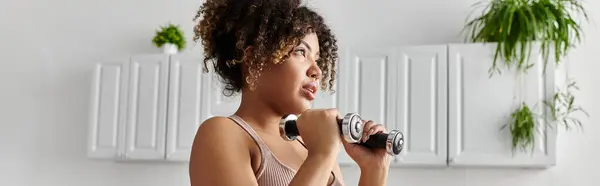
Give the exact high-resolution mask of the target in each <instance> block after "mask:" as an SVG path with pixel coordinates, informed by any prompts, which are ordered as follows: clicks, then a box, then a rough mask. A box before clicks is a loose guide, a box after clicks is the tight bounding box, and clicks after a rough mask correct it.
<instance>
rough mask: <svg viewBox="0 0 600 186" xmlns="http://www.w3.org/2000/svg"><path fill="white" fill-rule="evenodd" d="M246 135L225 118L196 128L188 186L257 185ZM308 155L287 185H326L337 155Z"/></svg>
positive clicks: (215, 119) (212, 119) (212, 120)
mask: <svg viewBox="0 0 600 186" xmlns="http://www.w3.org/2000/svg"><path fill="white" fill-rule="evenodd" d="M248 141H249V140H248V139H247V134H246V133H245V132H244V131H243V130H242V129H241V128H239V126H237V125H236V124H235V123H233V121H231V120H230V119H228V118H224V117H214V118H211V119H208V120H206V121H205V122H204V123H202V124H201V125H200V127H199V128H198V132H197V133H196V137H195V139H194V143H193V145H192V152H191V155H190V165H189V174H190V175H189V176H190V183H191V186H204V185H207V186H208V185H211V186H212V185H219V186H238V185H245V186H246V185H248V186H257V185H258V184H257V181H256V178H255V175H254V171H253V169H252V165H251V157H250V146H249V143H248ZM334 152H336V151H332V152H331V153H318V154H315V153H309V155H308V157H307V159H306V160H305V162H304V163H303V164H302V166H301V167H300V169H299V170H298V173H296V175H295V176H294V179H293V180H292V182H291V183H290V186H300V185H302V186H304V185H327V182H328V180H329V176H330V175H331V174H330V171H331V170H332V169H333V167H334V164H335V163H336V157H337V154H335V153H334Z"/></svg>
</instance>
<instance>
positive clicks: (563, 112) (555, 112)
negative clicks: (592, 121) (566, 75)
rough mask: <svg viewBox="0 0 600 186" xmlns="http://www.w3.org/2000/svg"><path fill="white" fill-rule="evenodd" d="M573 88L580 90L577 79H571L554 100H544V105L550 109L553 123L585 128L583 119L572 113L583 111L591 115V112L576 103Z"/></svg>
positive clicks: (567, 127)
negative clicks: (582, 122)
mask: <svg viewBox="0 0 600 186" xmlns="http://www.w3.org/2000/svg"><path fill="white" fill-rule="evenodd" d="M573 90H579V87H578V86H577V84H576V82H575V81H570V82H569V84H568V85H567V87H566V90H565V91H564V92H563V91H562V90H558V91H557V92H556V93H555V94H554V97H552V100H549V101H544V105H546V106H547V108H548V109H549V110H550V114H551V116H552V117H551V120H550V122H551V123H553V124H557V125H558V124H562V125H564V127H565V128H566V129H567V130H569V129H570V128H571V127H573V126H578V127H580V128H582V129H583V126H582V124H581V121H580V120H579V119H577V118H576V117H573V116H572V114H573V113H576V112H581V113H583V114H584V115H585V116H587V117H589V114H588V113H587V112H586V111H585V110H584V109H583V108H582V107H581V106H579V105H576V104H575V96H574V95H573V92H572V91H573Z"/></svg>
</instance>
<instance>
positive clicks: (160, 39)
mask: <svg viewBox="0 0 600 186" xmlns="http://www.w3.org/2000/svg"><path fill="white" fill-rule="evenodd" d="M152 43H154V45H155V46H156V47H162V48H163V52H164V53H166V54H176V53H177V52H179V51H181V50H183V49H184V48H185V45H186V41H185V38H184V36H183V32H182V31H181V29H180V28H179V26H178V25H174V24H168V25H166V26H161V27H160V29H159V30H157V31H156V35H155V36H154V38H153V39H152Z"/></svg>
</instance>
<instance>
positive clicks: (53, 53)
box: [0, 0, 600, 186]
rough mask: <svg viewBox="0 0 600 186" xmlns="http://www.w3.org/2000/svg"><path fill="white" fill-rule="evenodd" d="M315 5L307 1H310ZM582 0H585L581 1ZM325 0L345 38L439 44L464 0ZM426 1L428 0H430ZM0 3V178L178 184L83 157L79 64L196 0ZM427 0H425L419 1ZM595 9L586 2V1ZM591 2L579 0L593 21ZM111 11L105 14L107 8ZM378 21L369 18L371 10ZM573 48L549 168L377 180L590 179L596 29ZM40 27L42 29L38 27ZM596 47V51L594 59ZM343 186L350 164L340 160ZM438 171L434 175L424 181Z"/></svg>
mask: <svg viewBox="0 0 600 186" xmlns="http://www.w3.org/2000/svg"><path fill="white" fill-rule="evenodd" d="M313 1H314V0H313ZM588 1H589V0H588ZM372 2H374V1H365V0H327V1H319V2H316V1H315V2H313V5H314V6H315V7H318V8H319V9H320V10H321V11H323V12H324V13H325V15H326V16H327V17H328V20H329V22H331V24H332V25H333V26H334V28H335V30H336V31H337V33H338V35H339V37H340V39H341V42H342V44H343V45H344V46H353V47H369V46H373V45H400V44H402V45H406V44H441V43H449V42H461V41H462V40H463V38H462V37H460V36H459V35H458V33H459V31H460V30H461V29H462V25H463V24H464V21H465V18H466V16H467V14H468V13H469V10H470V9H469V8H470V6H471V4H472V3H474V1H473V0H461V1H449V0H421V1H409V0H379V1H376V2H377V3H376V4H375V3H372ZM430 3H431V4H430ZM1 4H2V5H0V25H1V29H0V41H1V42H2V44H0V57H1V61H2V62H1V64H2V67H1V68H0V85H2V88H1V89H0V90H1V93H0V105H1V106H0V118H1V119H2V122H0V149H1V150H0V185H2V186H33V185H36V186H37V185H44V186H71V185H72V186H79V185H86V186H94V185H98V186H100V185H113V186H142V185H143V186H164V185H169V186H183V185H188V175H187V165H186V164H142V163H135V164H116V163H110V162H97V161H90V160H87V159H86V158H85V152H86V149H85V148H86V147H85V145H86V131H87V113H88V110H87V109H88V102H89V101H88V99H89V98H88V97H89V88H88V87H89V86H88V85H89V83H90V81H91V80H90V78H91V76H90V74H89V72H90V70H91V67H92V64H93V63H94V62H97V61H101V60H104V59H112V58H119V57H125V56H127V55H130V54H136V53H149V52H158V50H157V49H155V48H154V47H153V46H152V45H151V43H150V41H151V37H152V35H153V34H154V30H155V29H156V28H157V25H160V24H164V23H167V22H169V21H170V22H172V23H176V24H181V25H182V26H183V28H184V29H185V31H187V32H186V34H187V35H188V37H189V38H191V28H192V24H193V22H192V21H191V20H192V17H193V16H194V15H195V11H196V9H197V7H198V6H199V5H200V4H201V1H200V0H182V1H168V0H129V1H118V0H102V1H100V0H96V1H81V0H54V1H45V0H19V1H4V2H2V3H1ZM427 4H430V5H427ZM592 7H595V8H596V9H594V8H592ZM597 7H600V2H597V1H589V2H588V9H589V10H590V11H591V12H590V13H591V14H592V18H593V21H596V20H598V19H600V10H599V9H597ZM109 14H112V15H109ZM380 16H381V17H383V19H376V17H380ZM586 32H587V37H586V38H587V39H586V41H585V42H584V43H583V44H582V45H581V46H580V48H579V49H578V50H577V51H574V52H573V53H572V57H571V61H572V65H571V66H570V70H569V71H570V74H571V75H572V77H573V78H576V80H577V81H578V82H579V84H580V86H581V87H582V91H581V92H580V93H579V94H578V95H577V96H578V97H577V98H578V99H579V101H580V102H581V104H582V105H583V106H584V108H586V109H587V110H588V111H589V112H590V113H591V114H592V117H591V118H590V119H589V120H587V119H585V118H584V120H583V121H585V123H586V124H587V125H586V128H585V132H570V133H563V134H560V136H559V142H558V150H559V151H558V165H557V166H556V167H554V168H552V169H549V170H544V171H532V170H529V171H525V170H482V169H468V170H429V169H404V170H400V169H394V170H392V171H391V172H390V179H389V184H388V185H403V186H404V185H411V186H421V185H424V186H429V185H444V186H481V185H486V186H497V185H510V186H525V185H527V186H548V185H556V186H567V185H569V186H588V185H589V186H592V185H598V184H599V183H600V177H599V176H598V174H597V173H593V172H595V171H596V170H597V167H598V166H600V163H599V162H600V161H598V160H597V158H595V157H596V155H597V154H598V153H600V150H598V147H599V146H600V137H599V136H600V127H599V126H596V125H594V124H596V123H598V121H599V120H598V119H597V118H598V117H599V116H600V112H599V111H600V100H598V99H595V98H594V97H593V95H595V94H596V95H597V94H599V93H600V88H599V87H598V86H594V84H595V83H596V82H595V81H594V80H593V79H597V78H600V73H597V72H595V70H596V69H599V68H600V63H597V59H598V57H597V52H598V51H600V32H599V30H598V29H597V28H596V25H592V26H591V27H586ZM46 34H47V35H46ZM595 53H596V55H594V54H595ZM343 172H344V177H345V179H346V181H347V182H348V185H356V180H355V178H357V177H358V174H359V172H358V171H357V170H356V169H354V168H344V169H343ZM434 179H437V180H439V181H434Z"/></svg>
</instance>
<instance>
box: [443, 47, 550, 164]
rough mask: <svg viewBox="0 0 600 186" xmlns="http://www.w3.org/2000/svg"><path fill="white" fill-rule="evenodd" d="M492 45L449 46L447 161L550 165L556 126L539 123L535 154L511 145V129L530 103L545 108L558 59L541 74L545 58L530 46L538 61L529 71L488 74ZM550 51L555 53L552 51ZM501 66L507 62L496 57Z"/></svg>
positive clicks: (533, 59) (539, 111) (539, 109)
mask: <svg viewBox="0 0 600 186" xmlns="http://www.w3.org/2000/svg"><path fill="white" fill-rule="evenodd" d="M495 47H496V45H494V44H487V45H484V44H453V45H449V53H448V54H449V65H448V66H449V69H448V74H449V77H448V81H449V89H448V90H449V93H448V95H449V99H448V100H449V103H448V104H449V107H448V111H449V122H448V129H449V131H448V132H449V133H448V137H449V138H448V139H449V144H448V149H449V151H448V156H449V157H448V159H449V165H450V166H501V167H546V166H551V165H554V164H555V161H556V160H555V159H556V152H555V148H556V144H555V140H556V129H555V128H549V127H546V126H545V123H543V122H541V123H540V126H539V128H538V130H539V133H537V135H536V138H535V148H534V151H533V153H531V152H522V151H520V150H519V151H517V152H516V153H515V154H514V155H513V153H512V149H511V143H512V140H511V135H510V131H509V130H508V128H506V129H505V130H503V131H501V130H500V128H501V127H502V126H503V125H504V124H507V123H509V122H510V114H511V113H512V112H513V111H514V110H515V109H516V108H517V107H518V106H519V105H520V104H521V102H525V103H527V104H528V105H529V106H531V108H532V109H533V110H534V112H536V114H544V113H545V112H546V110H545V108H546V107H545V106H544V105H543V103H542V101H543V100H549V99H550V98H551V97H552V96H553V95H554V91H555V87H556V83H555V82H556V81H558V79H557V78H555V68H554V61H552V59H550V61H549V62H548V66H547V68H546V72H545V73H543V70H544V69H543V66H544V64H543V60H542V57H541V55H540V52H539V51H538V49H539V45H535V47H534V48H533V49H532V53H531V58H530V59H529V60H528V61H529V62H530V63H534V66H533V68H532V69H530V70H529V71H528V73H527V74H524V73H517V72H516V70H506V68H505V67H504V66H502V65H500V69H501V70H502V74H500V75H498V74H494V75H493V76H492V77H490V78H488V77H489V74H488V69H489V68H490V67H491V66H492V60H493V56H494V50H495ZM551 54H552V53H551ZM498 62H499V64H502V63H503V61H498Z"/></svg>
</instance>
